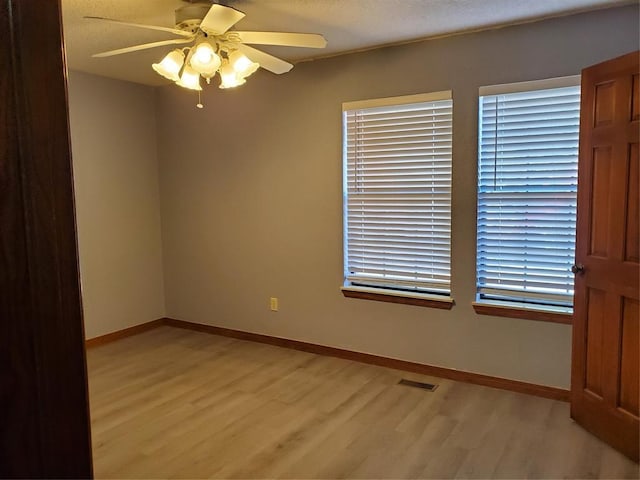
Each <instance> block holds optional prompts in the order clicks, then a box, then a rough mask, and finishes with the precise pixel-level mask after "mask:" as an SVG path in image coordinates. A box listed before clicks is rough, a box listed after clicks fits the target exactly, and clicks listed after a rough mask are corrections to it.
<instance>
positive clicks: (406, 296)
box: [340, 286, 454, 310]
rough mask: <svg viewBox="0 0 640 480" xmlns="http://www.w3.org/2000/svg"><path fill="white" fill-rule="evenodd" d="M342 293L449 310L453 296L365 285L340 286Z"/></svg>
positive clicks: (353, 296)
mask: <svg viewBox="0 0 640 480" xmlns="http://www.w3.org/2000/svg"><path fill="white" fill-rule="evenodd" d="M340 290H342V294H343V295H344V296H345V297H348V298H359V299H361V300H374V301H376V302H387V303H400V304H403V305H415V306H418V307H429V308H441V309H445V310H451V308H452V307H453V303H454V302H453V298H451V297H446V296H439V295H429V294H426V293H410V292H397V291H395V290H385V289H382V288H367V287H352V286H348V287H341V288H340Z"/></svg>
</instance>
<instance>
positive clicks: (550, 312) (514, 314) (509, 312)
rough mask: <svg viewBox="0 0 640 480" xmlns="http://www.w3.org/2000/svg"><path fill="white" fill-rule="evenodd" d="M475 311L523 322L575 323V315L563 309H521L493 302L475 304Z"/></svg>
mask: <svg viewBox="0 0 640 480" xmlns="http://www.w3.org/2000/svg"><path fill="white" fill-rule="evenodd" d="M472 305H473V309H474V310H475V311H476V313H477V314H479V315H493V316H495V317H509V318H520V319H523V320H536V321H539V322H552V323H564V324H567V325H571V324H572V323H573V313H569V312H568V311H567V310H566V309H562V308H553V307H549V308H545V307H539V308H531V307H527V308H524V307H520V306H514V305H510V304H500V303H493V302H473V303H472Z"/></svg>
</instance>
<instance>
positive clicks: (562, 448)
mask: <svg viewBox="0 0 640 480" xmlns="http://www.w3.org/2000/svg"><path fill="white" fill-rule="evenodd" d="M87 354H88V365H89V387H90V403H91V417H92V435H93V455H94V469H95V475H96V478H638V465H637V464H635V463H633V462H631V461H630V460H628V459H627V458H626V457H624V456H622V455H621V454H619V453H618V452H616V451H615V450H613V449H611V448H610V447H608V446H607V445H605V444H604V443H602V442H601V441H599V440H598V439H596V438H595V437H593V436H591V435H590V434H588V433H587V432H586V431H584V430H583V429H582V428H580V427H579V426H577V425H576V424H574V423H573V422H572V421H571V420H570V419H569V405H568V404H566V403H563V402H558V401H553V400H548V399H543V398H538V397H532V396H528V395H523V394H518V393H512V392H506V391H501V390H496V389H492V388H488V387H481V386H476V385H470V384H465V383H458V382H453V381H450V380H444V379H439V378H435V377H427V376H422V375H416V374H410V373H405V372H400V371H397V370H391V369H386V368H381V367H376V366H371V365H365V364H360V363H356V362H352V361H348V360H342V359H337V358H332V357H323V356H319V355H314V354H310V353H304V352H299V351H294V350H287V349H283V348H278V347H273V346H269V345H263V344H257V343H251V342H245V341H240V340H234V339H229V338H225V337H218V336H215V335H210V334H206V333H199V332H193V331H189V330H182V329H177V328H172V327H166V326H165V327H160V328H158V329H155V330H152V331H149V332H145V333H142V334H140V335H136V336H134V337H130V338H126V339H122V340H118V341H117V342H114V343H111V344H107V345H102V346H99V347H95V348H92V349H89V350H88V352H87ZM401 378H408V379H411V380H417V381H422V382H429V383H436V384H438V385H439V387H438V389H437V390H436V391H435V392H429V391H425V390H421V389H418V388H413V387H409V386H403V385H397V383H398V381H399V380H400V379H401Z"/></svg>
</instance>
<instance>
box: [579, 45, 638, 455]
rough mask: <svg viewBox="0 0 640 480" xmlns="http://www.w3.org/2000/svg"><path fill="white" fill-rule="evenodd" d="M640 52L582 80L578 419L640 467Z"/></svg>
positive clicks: (597, 67)
mask: <svg viewBox="0 0 640 480" xmlns="http://www.w3.org/2000/svg"><path fill="white" fill-rule="evenodd" d="M638 59H639V55H638V52H634V53H631V54H628V55H625V56H623V57H620V58H617V59H614V60H611V61H609V62H605V63H602V64H599V65H595V66H593V67H589V68H587V69H585V70H583V72H582V103H581V113H580V160H579V168H578V221H577V239H576V263H577V264H582V265H583V267H584V268H583V269H582V271H581V273H579V274H578V275H577V276H576V282H575V291H576V294H575V300H574V327H573V359H572V378H571V416H572V417H573V418H574V419H575V420H576V421H577V422H578V423H580V424H581V425H583V426H584V427H585V428H587V429H588V430H590V431H591V432H593V433H594V434H596V435H597V436H599V437H600V438H602V439H603V440H605V441H606V442H608V443H610V444H611V445H613V446H614V447H615V448H617V449H619V450H620V451H622V452H623V453H625V454H626V455H627V456H629V457H631V458H633V459H634V460H636V461H637V460H638V456H639V455H638V430H639V428H640V423H639V419H638V394H639V392H638V374H639V372H638V362H639V357H638V343H639V338H638V335H639V331H638V323H639V309H638V300H639V297H640V292H639V287H640V280H639V277H640V266H639V264H638V260H639V258H640V254H639V253H638V249H639V242H638V223H639V218H638V217H639V210H638V203H639V202H640V198H639V191H638V182H639V177H638V137H639V133H638V129H639V127H640V125H639V120H640V104H639V101H640V99H639V96H640V95H639V93H638V88H639V86H640V84H639V78H640V77H639V76H638V75H639V74H638V72H639V70H640V64H639V63H640V62H639V61H638Z"/></svg>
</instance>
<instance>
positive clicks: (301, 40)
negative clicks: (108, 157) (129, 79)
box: [85, 0, 327, 106]
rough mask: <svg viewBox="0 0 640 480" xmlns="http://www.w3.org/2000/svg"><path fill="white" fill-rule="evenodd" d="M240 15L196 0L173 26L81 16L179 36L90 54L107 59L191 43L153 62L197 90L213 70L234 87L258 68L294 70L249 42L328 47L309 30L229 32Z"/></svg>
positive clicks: (224, 83)
mask: <svg viewBox="0 0 640 480" xmlns="http://www.w3.org/2000/svg"><path fill="white" fill-rule="evenodd" d="M214 1H215V0H214ZM244 16H245V14H244V13H242V12H241V11H239V10H236V9H235V8H232V7H228V6H225V5H221V4H220V3H217V2H216V3H213V4H212V3H211V2H206V3H202V2H195V3H189V4H188V5H185V6H183V7H181V8H178V9H177V10H176V11H175V18H176V25H175V27H173V28H172V27H163V26H156V25H145V24H140V23H132V22H125V21H122V20H114V19H111V18H104V17H94V16H86V17H85V18H87V19H92V20H100V21H103V22H110V23H115V24H120V25H127V26H130V27H136V28H144V29H148V30H159V31H163V32H167V33H172V34H174V35H178V36H179V37H180V38H174V39H170V40H161V41H158V42H152V43H145V44H141V45H134V46H131V47H125V48H119V49H116V50H109V51H107V52H101V53H96V54H94V55H93V56H94V57H110V56H113V55H121V54H123V53H130V52H136V51H139V50H146V49H149V48H156V47H162V46H166V45H180V44H191V45H190V46H187V47H182V48H177V49H175V50H173V51H171V52H169V53H168V54H167V55H166V56H165V57H164V58H163V59H162V60H161V61H160V62H159V63H154V64H153V65H152V66H153V69H154V70H155V71H156V72H157V73H158V74H160V75H162V76H163V77H165V78H168V79H169V80H172V81H174V82H175V83H176V84H178V85H180V86H181V87H184V88H188V89H191V90H198V91H200V90H202V87H201V86H200V77H202V78H204V79H205V80H206V82H207V83H210V81H211V79H212V78H213V77H214V76H215V74H216V73H218V74H219V76H220V88H233V87H237V86H239V85H242V84H243V83H245V82H246V78H247V77H248V76H249V75H251V74H252V73H253V72H255V71H256V70H257V69H258V68H259V67H262V68H264V69H265V70H268V71H270V72H273V73H276V74H282V73H286V72H288V71H289V70H291V68H293V65H292V64H290V63H289V62H286V61H284V60H282V59H280V58H277V57H274V56H273V55H270V54H268V53H266V52H263V51H261V50H258V49H256V48H253V47H251V46H249V45H248V44H252V45H278V46H287V47H305V48H324V47H325V46H326V45H327V41H326V40H325V39H324V37H323V36H322V35H319V34H313V33H287V32H244V31H237V30H230V29H231V27H233V26H234V25H235V24H236V23H238V22H239V21H240V20H242V19H243V18H244ZM198 106H200V104H198Z"/></svg>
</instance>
